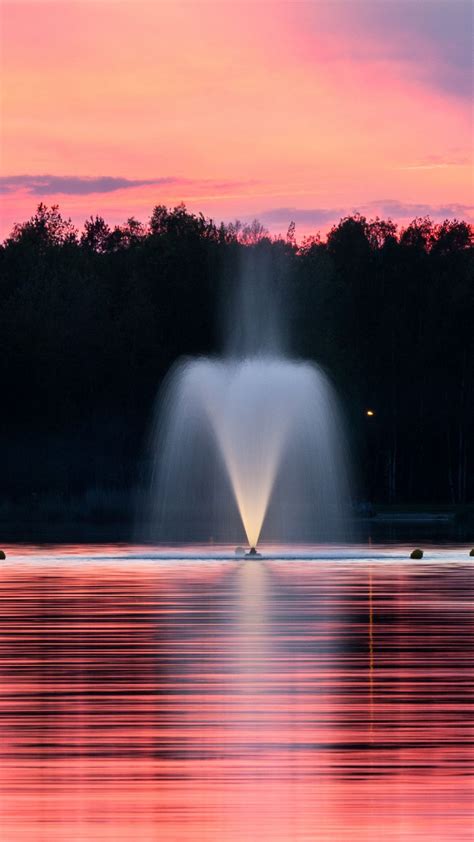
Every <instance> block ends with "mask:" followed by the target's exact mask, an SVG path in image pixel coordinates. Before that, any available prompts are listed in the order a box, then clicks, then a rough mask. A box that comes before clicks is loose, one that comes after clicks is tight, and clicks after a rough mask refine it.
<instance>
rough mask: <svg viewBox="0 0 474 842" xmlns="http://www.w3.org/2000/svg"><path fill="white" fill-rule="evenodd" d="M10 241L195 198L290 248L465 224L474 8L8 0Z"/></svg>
mask: <svg viewBox="0 0 474 842" xmlns="http://www.w3.org/2000/svg"><path fill="white" fill-rule="evenodd" d="M1 14H2V56H1V62H2V78H3V84H2V129H1V130H2V145H1V146H2V148H1V151H2V157H1V168H2V173H1V175H2V177H1V179H0V190H1V192H2V194H3V195H2V216H1V232H0V233H1V235H2V236H6V235H7V234H8V232H9V231H10V229H11V226H12V224H13V223H14V222H16V221H22V220H24V219H26V218H27V217H29V216H30V215H31V214H32V212H33V211H34V209H35V206H36V205H37V204H38V202H39V201H40V200H43V201H45V202H46V203H47V204H52V203H57V204H59V205H60V208H61V210H62V212H63V213H64V214H65V215H66V216H71V217H72V219H73V220H74V222H76V223H77V224H78V225H81V224H82V222H83V221H84V219H85V217H86V216H88V215H89V214H91V213H93V214H96V213H100V214H102V215H104V216H105V217H106V219H107V220H108V221H109V222H111V223H118V222H122V221H124V220H125V219H126V218H127V217H129V216H131V215H135V216H136V217H138V218H139V219H141V220H143V221H146V220H147V219H148V217H149V216H150V213H151V210H152V208H153V206H154V205H156V204H159V203H160V204H161V203H163V204H167V205H175V204H177V203H178V202H180V201H184V202H185V203H186V204H187V205H188V207H189V208H190V209H191V210H194V211H200V210H202V211H203V212H204V213H205V214H206V215H210V216H212V217H213V218H214V219H216V220H221V219H224V220H230V219H234V218H236V217H239V218H240V219H242V220H247V219H251V218H253V217H255V216H258V217H259V219H260V220H261V221H262V222H263V223H264V224H265V225H266V226H267V227H268V228H269V229H270V230H271V231H274V232H276V231H283V232H285V231H286V228H287V226H288V223H289V222H290V220H295V222H296V226H297V236H302V235H303V234H305V233H309V232H312V231H315V230H318V229H320V230H323V231H324V230H326V229H327V228H328V226H329V225H330V224H331V223H332V222H333V221H335V220H337V219H338V218H339V217H340V216H341V215H343V214H345V213H347V212H351V211H353V210H359V211H361V212H364V213H366V214H368V215H369V216H374V215H376V214H377V213H378V214H379V215H384V216H391V217H392V218H393V219H396V220H398V221H401V222H406V221H407V220H409V219H412V218H413V217H414V216H417V215H424V214H426V213H429V214H431V215H432V216H433V217H434V218H436V219H441V218H445V217H452V216H457V217H458V218H459V217H462V218H464V219H470V220H473V221H474V207H473V206H474V199H473V184H472V169H471V167H472V140H473V135H472V128H473V124H472V108H471V96H472V62H471V38H472V7H471V3H470V2H469V0H322V1H321V2H320V0H307V2H306V0H303V2H298V0H297V1H296V2H294V1H293V0H287V1H286V2H273V0H268V2H266V0H260V2H259V0H252V2H242V0H219V2H207V0H194V2H181V0H154V2H140V0H122V2H119V1H118V2H115V0H110V1H109V0H78V2H75V0H61V2H44V1H43V0H36V2H33V0H31V1H30V2H23V0H17V2H13V0H10V2H3V4H2V13H1Z"/></svg>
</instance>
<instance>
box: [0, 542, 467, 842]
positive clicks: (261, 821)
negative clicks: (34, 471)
mask: <svg viewBox="0 0 474 842" xmlns="http://www.w3.org/2000/svg"><path fill="white" fill-rule="evenodd" d="M6 549H7V560H6V561H5V562H3V563H2V566H1V574H2V575H1V584H0V597H1V629H0V635H1V641H0V646H1V649H0V669H1V697H0V705H1V737H2V739H1V745H0V752H1V762H0V789H1V794H0V796H1V797H0V838H1V839H2V842H10V840H11V842H15V840H22V842H23V840H25V841H26V840H28V842H29V841H30V840H33V841H34V842H86V840H88V842H89V840H97V842H105V840H107V842H108V841H109V840H117V841H118V842H121V840H133V842H151V840H158V839H159V840H166V842H173V840H176V841H177V842H181V840H183V842H184V840H196V842H205V840H212V842H241V840H247V842H253V840H255V842H260V840H265V842H287V841H288V840H298V842H303V840H304V841H305V842H306V840H308V842H310V840H311V842H313V840H321V842H343V840H351V841H352V840H353V841H354V842H379V840H392V842H395V841H396V842H400V841H401V840H403V842H409V840H415V841H416V840H430V842H447V840H450V842H451V841H452V840H454V841H455V842H467V841H468V840H472V838H473V835H474V820H473V797H474V778H473V775H472V773H473V766H474V744H473V716H472V714H473V702H474V673H473V648H474V647H473V643H474V628H473V613H472V605H473V603H472V597H473V579H472V569H473V563H472V560H470V559H469V557H468V552H467V549H466V547H462V548H455V547H454V548H453V547H451V548H446V549H442V550H438V551H431V552H429V553H427V554H426V556H425V558H424V559H423V561H422V562H409V561H407V560H406V549H405V548H399V549H398V550H397V549H394V547H390V548H388V549H384V548H380V549H378V550H374V551H371V557H370V558H367V557H365V558H364V556H363V553H361V551H360V549H359V550H357V552H355V551H354V552H353V553H352V554H351V553H349V552H348V553H347V556H349V555H351V556H352V557H351V558H350V559H349V558H347V557H346V558H345V557H344V555H341V554H339V555H338V556H337V554H333V557H328V553H324V552H319V553H318V555H319V558H315V559H314V560H308V559H305V560H283V559H281V558H280V560H279V559H278V558H277V557H272V558H270V557H269V558H265V559H264V560H262V561H240V562H239V561H226V560H222V559H219V558H218V557H216V558H214V559H210V560H205V559H202V558H201V559H195V560H191V559H181V560H172V559H167V560H166V559H162V558H161V559H160V558H157V557H154V556H153V554H151V553H150V552H149V551H140V550H139V549H137V548H127V547H123V546H107V547H104V546H97V545H96V546H90V547H85V546H67V547H66V546H63V547H36V548H34V547H20V546H19V545H17V546H12V547H7V548H6ZM323 556H326V557H323Z"/></svg>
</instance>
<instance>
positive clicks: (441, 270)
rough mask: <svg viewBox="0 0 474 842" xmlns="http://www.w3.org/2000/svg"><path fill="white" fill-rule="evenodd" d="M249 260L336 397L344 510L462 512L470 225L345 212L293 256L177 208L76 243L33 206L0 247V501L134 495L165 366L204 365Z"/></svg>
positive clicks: (47, 212)
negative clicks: (276, 293)
mask: <svg viewBox="0 0 474 842" xmlns="http://www.w3.org/2000/svg"><path fill="white" fill-rule="evenodd" d="M252 250H253V251H255V252H258V253H261V254H262V255H264V256H265V259H266V261H267V263H268V266H269V267H270V276H271V277H272V278H274V282H275V285H279V287H281V286H283V287H284V289H285V300H286V302H288V307H287V308H286V310H285V317H286V320H287V321H288V324H289V326H290V330H289V333H290V335H291V336H292V337H293V344H292V352H293V353H294V354H295V355H298V356H302V357H305V358H310V359H313V360H315V361H317V362H318V363H319V364H321V365H322V366H323V367H324V368H325V370H326V371H327V372H328V373H329V375H330V376H331V378H332V380H333V382H334V383H335V385H336V387H337V389H338V391H339V394H340V396H341V399H342V402H343V405H344V407H345V410H346V416H347V421H348V429H349V439H350V444H351V449H352V451H353V453H354V454H355V459H356V463H357V464H356V468H357V471H356V472H357V475H358V476H359V483H358V486H357V496H358V499H359V500H361V501H362V500H365V501H371V502H374V503H375V502H389V503H409V502H412V503H417V502H429V503H443V504H444V503H450V504H459V503H462V504H464V503H466V502H469V501H470V500H472V496H473V493H474V470H473V467H474V443H473V441H474V440H473V433H474V428H473V418H474V412H473V410H474V394H473V381H472V363H473V338H472V337H473V302H474V296H473V260H472V257H473V235H472V228H471V226H470V225H469V224H467V223H466V222H463V221H457V220H451V221H449V220H446V221H445V222H443V223H440V224H435V223H434V222H433V221H432V220H431V219H430V218H428V217H426V218H417V219H415V220H413V222H411V224H410V225H408V226H407V227H405V228H402V229H401V230H399V229H398V227H397V226H396V224H395V223H394V222H392V221H391V220H384V219H379V218H376V219H374V220H368V219H366V218H365V217H364V216H362V215H360V214H353V215H351V216H348V217H345V218H343V219H341V220H340V221H339V222H338V223H337V224H336V225H334V226H333V228H332V229H331V230H330V231H329V233H328V234H327V236H326V237H325V238H322V237H321V236H320V235H315V236H311V237H306V238H305V239H304V240H303V242H301V243H299V244H298V243H297V242H296V238H295V226H294V224H291V225H290V227H289V229H288V232H287V235H286V236H285V237H270V235H269V234H268V232H267V231H266V229H265V228H264V227H263V226H262V225H261V224H260V223H259V222H258V221H257V220H255V221H254V222H252V223H251V224H241V223H240V222H238V221H236V222H234V223H230V224H223V223H221V224H220V225H218V224H216V223H214V222H213V221H212V220H211V219H209V218H207V217H205V216H204V215H202V214H194V213H191V212H189V211H188V210H187V209H186V207H185V206H184V205H178V206H177V207H175V208H173V209H168V208H166V207H165V206H163V205H158V206H157V207H155V209H154V210H153V213H152V215H151V217H150V219H149V222H148V223H147V224H146V225H144V224H142V223H141V222H139V221H138V220H136V219H135V218H130V219H128V220H127V222H126V223H125V224H124V225H119V226H115V227H111V226H109V225H108V224H107V223H106V222H105V220H104V219H102V218H101V217H99V216H95V217H90V218H89V219H88V220H87V221H86V222H85V224H84V227H83V230H82V231H80V232H79V231H78V230H76V228H75V227H74V226H73V225H72V223H71V221H70V220H68V219H65V218H63V217H62V215H61V213H60V211H59V208H58V207H57V206H53V207H47V206H45V205H44V204H40V205H39V206H38V208H37V210H36V213H35V214H34V215H33V216H32V217H31V219H29V220H27V221H26V222H23V223H21V224H18V225H15V226H14V228H13V231H12V232H11V234H10V236H9V237H7V239H6V240H5V241H4V243H3V244H2V245H1V247H0V267H1V268H0V284H1V301H2V306H1V308H0V337H1V348H2V351H1V355H0V382H1V385H2V395H3V401H4V405H3V412H2V427H3V435H2V437H1V441H0V451H1V457H2V464H3V485H2V492H1V494H0V499H1V498H2V497H3V498H4V499H5V498H7V497H9V498H12V499H18V500H24V501H25V503H28V501H29V500H31V499H32V498H35V496H38V495H39V496H41V495H42V494H45V493H52V492H54V493H58V494H61V495H65V496H67V495H71V494H76V493H78V492H83V491H85V490H87V489H91V488H115V489H122V490H125V491H126V490H130V489H132V488H135V487H136V486H137V485H139V484H140V482H141V481H142V478H143V476H144V475H145V473H146V449H145V447H144V444H145V442H146V435H147V429H148V424H149V422H150V418H151V412H152V407H153V403H154V400H155V396H156V391H157V387H158V385H159V384H160V382H161V380H162V379H163V377H164V375H165V374H166V372H167V370H168V369H169V367H170V365H171V364H172V363H173V361H174V360H175V359H176V358H177V357H179V356H182V355H196V354H212V353H216V352H217V351H218V348H219V342H220V336H219V319H217V318H216V305H217V302H218V301H221V300H222V299H225V298H226V297H227V296H230V294H231V291H232V289H233V287H234V285H235V284H236V283H237V279H238V274H239V266H241V263H242V256H243V255H244V254H246V253H248V252H249V251H252ZM369 410H370V411H371V412H372V413H373V415H367V412H368V411H369Z"/></svg>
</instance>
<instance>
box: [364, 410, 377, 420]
mask: <svg viewBox="0 0 474 842" xmlns="http://www.w3.org/2000/svg"><path fill="white" fill-rule="evenodd" d="M365 414H366V415H368V416H369V418H372V416H373V415H375V412H374V411H373V409H367V410H366V412H365Z"/></svg>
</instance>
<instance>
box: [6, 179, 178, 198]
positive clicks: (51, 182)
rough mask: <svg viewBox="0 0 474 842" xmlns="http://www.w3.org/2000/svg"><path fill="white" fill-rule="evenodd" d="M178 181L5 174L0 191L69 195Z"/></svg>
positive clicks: (33, 194) (82, 194) (113, 190)
mask: <svg viewBox="0 0 474 842" xmlns="http://www.w3.org/2000/svg"><path fill="white" fill-rule="evenodd" d="M178 181H179V179H177V178H173V177H171V176H170V177H164V178H148V179H134V178H122V177H116V176H109V175H102V176H75V175H10V176H8V175H6V176H1V177H0V193H14V192H16V191H17V190H26V192H27V193H30V194H31V195H32V196H50V195H57V194H61V193H62V194H64V195H68V196H87V195H89V194H90V193H114V192H115V191H116V190H127V189H129V188H130V187H144V186H147V185H156V184H158V185H159V184H174V183H177V182H178Z"/></svg>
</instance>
